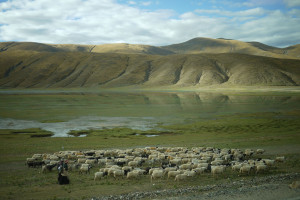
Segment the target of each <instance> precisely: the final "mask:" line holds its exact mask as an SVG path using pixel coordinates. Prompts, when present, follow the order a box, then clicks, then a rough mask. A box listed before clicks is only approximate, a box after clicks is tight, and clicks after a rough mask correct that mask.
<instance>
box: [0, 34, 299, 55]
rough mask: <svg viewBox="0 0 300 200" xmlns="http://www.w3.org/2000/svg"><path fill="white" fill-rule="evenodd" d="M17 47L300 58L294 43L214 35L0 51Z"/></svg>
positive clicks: (39, 47) (36, 47) (42, 47)
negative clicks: (162, 41) (151, 42)
mask: <svg viewBox="0 0 300 200" xmlns="http://www.w3.org/2000/svg"><path fill="white" fill-rule="evenodd" d="M16 50H25V51H37V52H93V53H119V54H149V55H171V54H200V53H213V54H219V53H241V54H249V55H258V56H267V57H274V58H286V59H300V45H294V46H290V47H287V48H276V47H272V46H268V45H265V44H262V43H258V42H248V43H247V42H242V41H238V40H228V39H210V38H194V39H191V40H189V41H186V42H183V43H180V44H173V45H168V46H161V47H156V46H150V45H139V44H126V43H117V44H102V45H78V44H41V43H33V42H2V43H0V52H3V51H16Z"/></svg>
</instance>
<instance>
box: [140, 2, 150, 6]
mask: <svg viewBox="0 0 300 200" xmlns="http://www.w3.org/2000/svg"><path fill="white" fill-rule="evenodd" d="M151 4H152V2H151V1H145V2H141V5H142V6H150V5H151Z"/></svg>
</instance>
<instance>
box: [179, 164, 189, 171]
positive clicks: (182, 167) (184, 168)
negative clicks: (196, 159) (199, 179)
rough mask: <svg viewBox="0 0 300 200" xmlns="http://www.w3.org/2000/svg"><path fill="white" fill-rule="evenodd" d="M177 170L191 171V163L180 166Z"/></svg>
mask: <svg viewBox="0 0 300 200" xmlns="http://www.w3.org/2000/svg"><path fill="white" fill-rule="evenodd" d="M179 169H182V170H191V169H192V163H189V164H182V165H180V166H179Z"/></svg>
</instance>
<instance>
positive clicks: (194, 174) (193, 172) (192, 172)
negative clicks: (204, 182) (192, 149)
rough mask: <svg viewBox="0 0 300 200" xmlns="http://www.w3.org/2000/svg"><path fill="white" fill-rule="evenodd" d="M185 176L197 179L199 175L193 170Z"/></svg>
mask: <svg viewBox="0 0 300 200" xmlns="http://www.w3.org/2000/svg"><path fill="white" fill-rule="evenodd" d="M183 174H186V175H187V177H195V176H196V175H197V174H196V171H194V170H191V171H185V172H184V173H183Z"/></svg>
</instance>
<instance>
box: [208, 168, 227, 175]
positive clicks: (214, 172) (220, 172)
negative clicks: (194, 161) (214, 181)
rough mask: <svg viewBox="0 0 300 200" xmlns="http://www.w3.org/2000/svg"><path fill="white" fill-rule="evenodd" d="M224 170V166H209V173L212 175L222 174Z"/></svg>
mask: <svg viewBox="0 0 300 200" xmlns="http://www.w3.org/2000/svg"><path fill="white" fill-rule="evenodd" d="M224 171H225V166H211V173H212V175H213V176H215V175H217V174H223V173H224Z"/></svg>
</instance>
